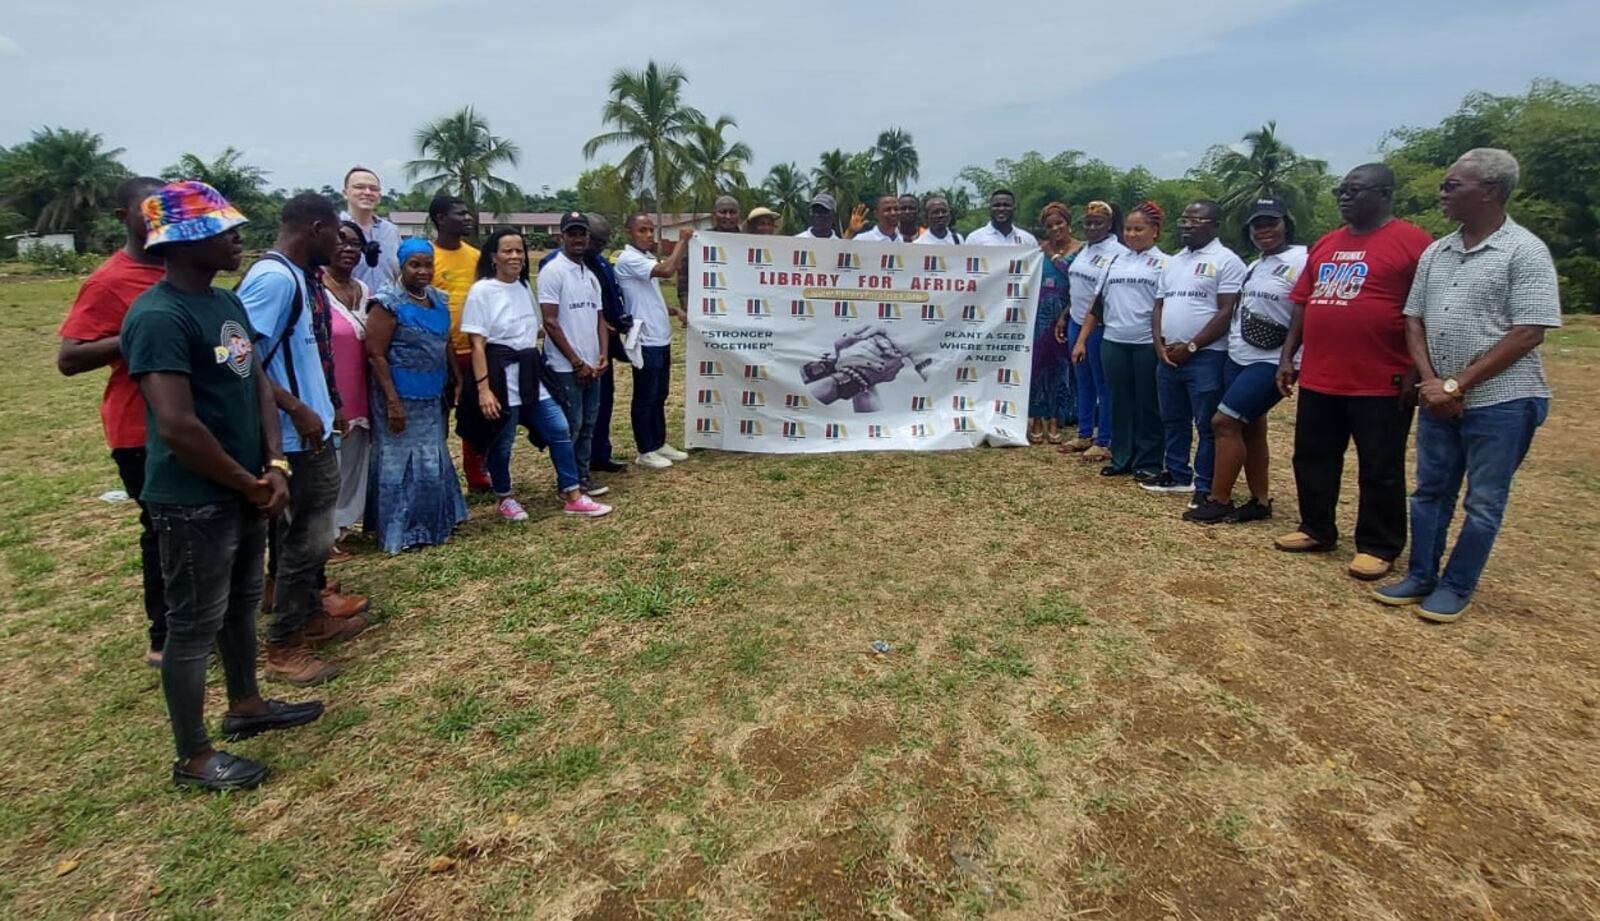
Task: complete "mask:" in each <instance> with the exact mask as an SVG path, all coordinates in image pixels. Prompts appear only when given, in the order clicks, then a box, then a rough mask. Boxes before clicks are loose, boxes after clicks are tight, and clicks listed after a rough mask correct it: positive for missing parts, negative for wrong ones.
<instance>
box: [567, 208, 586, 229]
mask: <svg viewBox="0 0 1600 921" xmlns="http://www.w3.org/2000/svg"><path fill="white" fill-rule="evenodd" d="M569 227H582V228H583V229H584V230H588V229H589V216H588V215H587V214H584V213H583V212H582V211H568V212H567V213H566V214H563V215H561V232H562V233H566V232H567V229H568V228H569Z"/></svg>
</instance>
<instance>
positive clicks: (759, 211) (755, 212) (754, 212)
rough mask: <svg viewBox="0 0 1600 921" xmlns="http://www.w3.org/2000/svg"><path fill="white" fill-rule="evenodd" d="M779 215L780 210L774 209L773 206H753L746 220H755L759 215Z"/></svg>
mask: <svg viewBox="0 0 1600 921" xmlns="http://www.w3.org/2000/svg"><path fill="white" fill-rule="evenodd" d="M777 216H778V212H776V211H774V210H772V209H771V208H752V209H751V210H750V214H749V215H748V216H747V217H745V220H747V221H753V220H755V219H756V218H758V217H777Z"/></svg>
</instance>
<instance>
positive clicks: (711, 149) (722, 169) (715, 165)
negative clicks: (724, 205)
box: [679, 115, 752, 212]
mask: <svg viewBox="0 0 1600 921" xmlns="http://www.w3.org/2000/svg"><path fill="white" fill-rule="evenodd" d="M738 125H739V123H738V122H736V121H734V120H733V119H732V118H730V117H729V116H726V115H719V116H717V120H716V121H715V122H711V123H707V122H701V123H699V124H698V125H696V126H695V128H694V131H693V133H691V134H690V135H689V140H688V143H687V144H685V145H684V149H683V161H682V162H681V163H680V164H679V172H680V175H681V176H682V178H683V181H684V184H685V186H686V188H685V192H686V194H687V195H688V197H689V201H690V204H691V210H693V211H696V212H699V211H704V210H706V209H707V208H709V207H710V206H711V203H712V202H713V201H715V200H716V198H717V196H718V195H721V194H723V193H724V192H725V191H729V190H743V189H744V188H745V187H746V186H747V185H748V183H747V182H746V180H745V177H744V168H745V167H746V166H748V165H749V163H750V158H751V156H752V154H751V152H750V145H749V144H746V143H745V142H743V141H729V140H728V139H727V138H725V137H723V133H724V132H725V131H727V130H728V129H729V128H737V127H738ZM737 197H740V198H741V201H742V198H743V197H742V196H737Z"/></svg>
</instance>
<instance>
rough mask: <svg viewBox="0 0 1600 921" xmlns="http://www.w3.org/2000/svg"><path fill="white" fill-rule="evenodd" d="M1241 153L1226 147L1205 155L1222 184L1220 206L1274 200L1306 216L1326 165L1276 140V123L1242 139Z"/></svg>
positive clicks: (1227, 207)
mask: <svg viewBox="0 0 1600 921" xmlns="http://www.w3.org/2000/svg"><path fill="white" fill-rule="evenodd" d="M1243 146H1244V147H1245V148H1246V149H1245V150H1244V151H1240V150H1238V149H1235V148H1232V147H1228V148H1221V149H1219V150H1216V151H1215V152H1214V153H1213V154H1211V155H1208V156H1207V157H1206V160H1207V161H1209V162H1207V163H1203V164H1202V165H1201V169H1202V170H1204V169H1208V168H1209V170H1210V171H1211V173H1212V174H1213V175H1215V176H1216V177H1217V179H1218V180H1219V181H1220V182H1221V183H1222V187H1223V189H1224V192H1223V195H1222V201H1221V204H1222V207H1223V208H1224V209H1225V210H1228V211H1238V210H1242V209H1243V207H1244V205H1245V203H1246V202H1248V201H1250V200H1251V199H1254V198H1261V197H1268V196H1271V197H1274V198H1281V199H1283V202H1284V204H1286V205H1287V206H1288V207H1289V210H1290V211H1291V212H1293V213H1295V214H1301V215H1303V216H1306V217H1309V212H1308V211H1307V209H1308V208H1309V207H1310V205H1311V203H1312V201H1313V200H1314V198H1315V196H1316V194H1317V192H1318V191H1319V188H1318V187H1319V186H1320V185H1322V183H1323V182H1324V177H1325V176H1326V174H1327V171H1328V164H1327V162H1326V161H1323V160H1316V159H1312V158H1310V157H1302V156H1300V155H1299V154H1297V153H1295V151H1294V148H1293V147H1290V146H1289V145H1288V144H1285V143H1284V142H1283V141H1281V140H1279V139H1278V123H1277V122H1276V121H1269V122H1267V123H1266V124H1265V125H1263V126H1262V127H1261V128H1260V129H1258V130H1255V131H1251V132H1249V133H1248V134H1246V135H1245V136H1244V142H1243Z"/></svg>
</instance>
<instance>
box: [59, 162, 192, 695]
mask: <svg viewBox="0 0 1600 921" xmlns="http://www.w3.org/2000/svg"><path fill="white" fill-rule="evenodd" d="M163 185H165V183H163V182H162V181H161V180H160V179H151V178H149V177H136V178H133V179H129V180H127V181H126V182H124V183H122V185H120V186H118V187H117V191H116V202H117V208H116V212H115V214H116V216H117V220H119V221H121V222H122V226H123V227H125V228H126V229H127V232H128V240H127V243H125V244H124V245H123V247H122V249H119V250H117V251H116V253H115V254H113V255H112V257H111V258H110V259H107V260H106V261H105V263H104V264H102V265H101V266H100V268H98V269H96V270H95V273H94V274H93V275H90V276H89V280H88V281H86V282H84V283H83V287H82V288H80V289H78V297H77V300H75V301H73V302H72V308H71V309H70V310H68V311H67V317H66V319H65V320H62V321H61V329H60V330H59V332H58V335H60V336H61V347H60V348H59V350H57V352H56V367H57V368H58V369H60V371H61V373H62V374H66V375H69V376H70V375H73V374H82V373H83V372H85V371H93V370H94V369H96V368H105V367H109V368H110V369H111V377H110V379H108V380H107V381H106V392H105V396H104V397H103V398H102V399H101V401H100V422H101V424H102V425H103V426H104V427H105V431H106V444H107V445H109V446H110V447H111V459H112V460H113V461H115V462H116V465H117V473H118V474H119V475H121V477H122V485H123V488H124V489H126V490H127V493H128V495H129V496H130V497H132V498H133V499H135V500H137V499H138V498H139V496H140V494H141V493H142V492H143V491H144V461H145V449H144V444H145V442H144V434H145V433H144V425H145V419H144V397H142V396H140V395H139V385H138V384H135V383H134V382H133V381H132V380H131V379H129V377H128V364H127V362H125V361H123V358H122V339H121V333H122V318H123V317H124V316H126V315H127V313H128V308H129V307H130V306H132V305H133V302H134V300H135V299H136V298H138V296H139V295H141V294H143V293H144V292H145V290H146V289H147V288H149V287H150V286H151V285H154V284H155V283H156V282H158V281H160V280H161V277H162V275H163V273H164V272H165V268H164V266H163V265H162V262H161V258H160V257H159V256H152V255H150V254H149V253H146V252H145V250H144V241H145V224H144V218H143V216H141V215H140V213H139V204H140V203H141V202H143V201H144V200H145V198H146V197H147V196H149V195H151V194H153V193H155V192H157V191H160V189H161V187H162V186H163ZM139 508H140V512H139V526H140V528H141V529H142V530H141V531H140V533H139V554H140V556H142V557H143V563H144V612H145V616H146V617H148V618H149V619H150V651H149V652H148V653H146V655H145V662H146V663H147V664H149V665H151V666H154V667H158V668H159V667H160V665H161V650H162V648H163V647H164V646H165V645H166V642H167V602H166V597H165V595H164V593H163V591H162V582H161V552H160V548H159V545H158V543H157V541H156V533H155V531H154V529H152V528H151V526H150V515H149V514H148V513H147V512H145V511H144V503H142V502H141V503H140V504H139Z"/></svg>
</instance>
